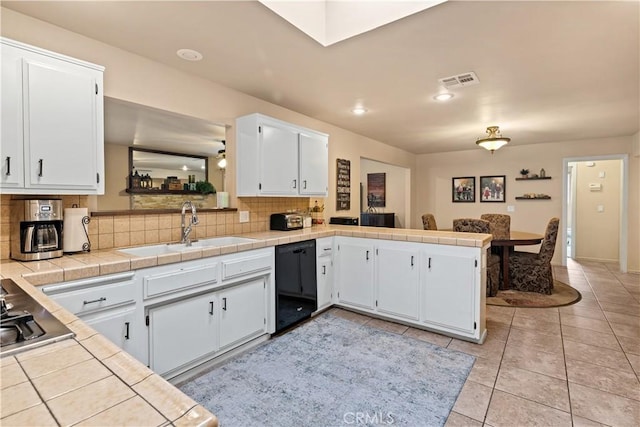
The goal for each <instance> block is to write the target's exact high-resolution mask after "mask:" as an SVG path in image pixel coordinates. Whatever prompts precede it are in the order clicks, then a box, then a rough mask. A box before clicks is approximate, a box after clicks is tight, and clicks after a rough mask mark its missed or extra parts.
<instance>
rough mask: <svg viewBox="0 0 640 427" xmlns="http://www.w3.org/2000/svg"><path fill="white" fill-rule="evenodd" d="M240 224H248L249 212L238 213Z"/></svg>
mask: <svg viewBox="0 0 640 427" xmlns="http://www.w3.org/2000/svg"><path fill="white" fill-rule="evenodd" d="M240 222H249V211H240Z"/></svg>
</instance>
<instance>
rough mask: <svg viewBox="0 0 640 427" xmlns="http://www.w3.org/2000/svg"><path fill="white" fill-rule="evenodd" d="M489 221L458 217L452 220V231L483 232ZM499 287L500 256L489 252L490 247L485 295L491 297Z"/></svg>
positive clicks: (487, 227) (486, 228)
mask: <svg viewBox="0 0 640 427" xmlns="http://www.w3.org/2000/svg"><path fill="white" fill-rule="evenodd" d="M489 229H490V226H489V221H487V220H484V219H477V218H458V219H454V220H453V231H457V232H461V233H484V234H491V233H490V232H489ZM499 287H500V257H499V256H498V255H495V254H492V253H491V248H489V249H487V296H488V297H493V296H495V295H496V294H497V293H498V288H499Z"/></svg>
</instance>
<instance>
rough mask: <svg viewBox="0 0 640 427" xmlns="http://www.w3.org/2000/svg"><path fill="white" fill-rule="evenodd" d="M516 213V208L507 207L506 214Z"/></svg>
mask: <svg viewBox="0 0 640 427" xmlns="http://www.w3.org/2000/svg"><path fill="white" fill-rule="evenodd" d="M515 211H516V207H515V206H513V205H508V206H507V212H515Z"/></svg>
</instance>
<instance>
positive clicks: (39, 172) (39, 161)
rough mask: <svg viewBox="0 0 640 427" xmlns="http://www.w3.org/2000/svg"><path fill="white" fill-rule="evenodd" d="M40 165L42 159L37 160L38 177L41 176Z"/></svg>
mask: <svg viewBox="0 0 640 427" xmlns="http://www.w3.org/2000/svg"><path fill="white" fill-rule="evenodd" d="M42 163H44V162H43V161H42V159H40V160H38V176H40V177H41V176H42Z"/></svg>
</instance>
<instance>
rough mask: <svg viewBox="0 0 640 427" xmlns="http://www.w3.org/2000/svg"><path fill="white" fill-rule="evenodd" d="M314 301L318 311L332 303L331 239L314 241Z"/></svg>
mask: <svg viewBox="0 0 640 427" xmlns="http://www.w3.org/2000/svg"><path fill="white" fill-rule="evenodd" d="M316 283H317V294H316V298H317V299H316V301H317V303H318V310H322V309H325V308H327V307H329V306H330V305H331V303H332V302H333V237H323V238H320V239H316Z"/></svg>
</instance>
